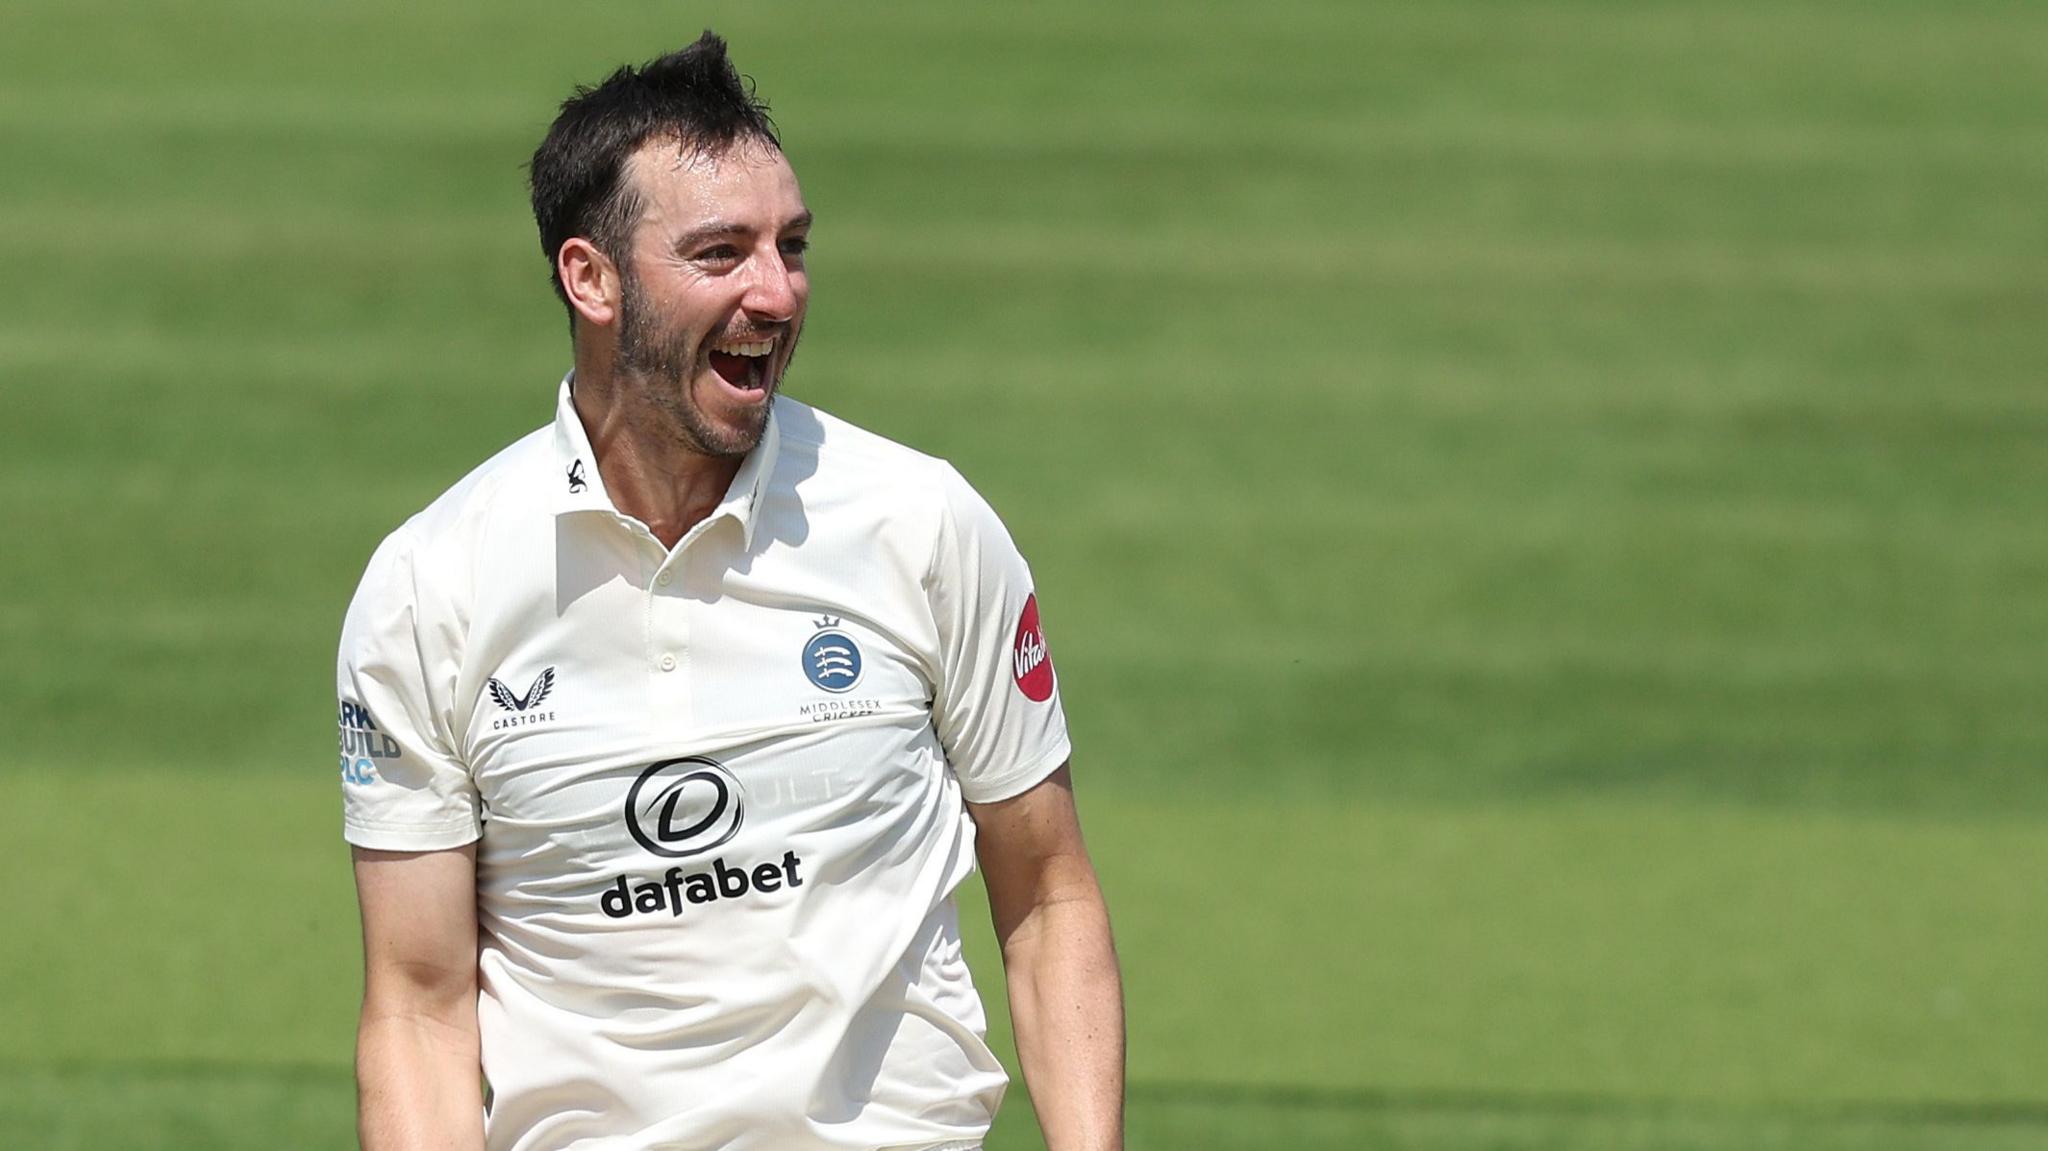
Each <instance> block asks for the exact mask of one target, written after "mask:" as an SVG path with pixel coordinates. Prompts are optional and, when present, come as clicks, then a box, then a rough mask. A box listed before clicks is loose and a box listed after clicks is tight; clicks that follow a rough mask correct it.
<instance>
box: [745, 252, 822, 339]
mask: <svg viewBox="0 0 2048 1151" xmlns="http://www.w3.org/2000/svg"><path fill="white" fill-rule="evenodd" d="M808 292H809V285H808V283H807V282H806V281H805V280H804V274H803V272H802V271H801V270H799V269H793V268H791V267H790V266H789V264H788V262H787V261H785V260H784V259H783V258H782V253H781V252H780V251H775V250H771V251H769V252H767V253H765V254H763V255H761V256H760V257H758V258H757V259H755V261H754V277H753V282H752V283H751V284H749V285H748V286H747V294H746V295H745V296H743V297H741V298H740V307H741V308H743V309H745V311H746V312H747V314H748V316H750V317H751V318H752V319H754V320H756V321H757V322H760V323H774V324H786V323H788V322H790V321H791V320H793V319H795V318H796V314H797V311H798V309H800V308H802V307H803V302H804V297H805V296H806V295H807V294H808Z"/></svg>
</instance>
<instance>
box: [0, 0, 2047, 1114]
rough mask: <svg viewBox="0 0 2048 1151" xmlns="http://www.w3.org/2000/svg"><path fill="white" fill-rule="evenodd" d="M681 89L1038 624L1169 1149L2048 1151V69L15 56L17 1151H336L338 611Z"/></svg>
mask: <svg viewBox="0 0 2048 1151" xmlns="http://www.w3.org/2000/svg"><path fill="white" fill-rule="evenodd" d="M706 24H710V25H713V26H716V27H718V28H719V29H720V30H721V31H723V32H725V33H726V34H727V35H728V36H729V37H730V38H731V39H732V41H733V43H734V51H735V55H736V57H737V58H738V60H739V61H740V63H741V64H742V66H743V68H744V69H745V70H746V71H748V72H749V73H751V74H752V75H753V76H755V77H756V78H757V80H758V81H759V83H760V88H761V91H762V92H763V93H764V94H765V95H766V96H768V97H769V98H770V100H771V102H772V103H773V105H774V107H775V110H776V113H777V116H778V119H779V121H780V123H781V124H782V127H783V130H784V136H785V143H786V145H787V147H788V150H789V152H790V154H791V156H792V158H793V160H794V161H795V163H796V166H797V169H798V171H799V174H800V176H801V177H802V179H803V181H804V187H805V192H806V195H807V197H808V199H809V201H810V203H811V206H812V207H813V208H814V209H815V210H816V211H817V213H818V216H819V225H818V228H817V231H816V234H815V240H816V249H815V253H814V257H813V260H812V270H813V290H814V301H813V311H812V317H811V321H810V324H809V327H808V330H807V338H806V340H805V347H804V354H803V356H802V358H801V362H800V363H799V364H798V366H797V368H796V371H795V372H794V374H793V376H792V378H791V381H790V390H791V391H793V392H794V393H796V394H797V395H799V396H801V397H803V398H805V399H807V400H809V401H811V402H814V403H817V404H819V405H820V406H823V407H825V408H827V409H829V410H832V411H834V412H836V413H838V414H840V415H843V416H846V417H848V418H851V419H853V420H855V421H857V422H860V423H863V424H866V425H868V426H870V427H873V428H875V429H877V430H880V431H883V432H885V433H886V434H889V435H891V436H893V437H895V438H898V439H902V440H905V441H907V442H910V443H913V444H916V445H918V446H920V447H922V448H925V449H926V450H929V451H933V452H936V453H939V454H942V455H945V456H948V457H950V458H951V459H953V460H954V461H955V462H957V463H958V464H959V465H960V466H961V468H962V469H963V470H964V471H965V472H966V474H967V475H968V476H969V477H970V478H971V479H973V480H974V481H975V482H976V484H977V485H978V486H979V487H980V488H981V489H982V490H983V491H984V492H985V493H986V494H988V495H989V497H990V498H991V499H992V500H993V501H994V502H995V503H996V505H997V506H998V507H999V508H1000V509H1002V511H1003V512H1004V514H1005V517H1006V518H1007V519H1008V521H1009V523H1010V525H1011V527H1012V529H1013V531H1014V532H1015V534H1016V535H1017V536H1018V537H1019V539H1020V541H1021V542H1022V543H1023V545H1024V547H1025V549H1026V551H1027V554H1029V555H1030V556H1031V557H1032V560H1033V564H1034V568H1035V570H1036V573H1037V578H1038V583H1039V587H1040V591H1041V593H1042V596H1041V598H1042V601H1043V603H1044V605H1045V608H1046V613H1047V621H1048V622H1047V627H1048V631H1049V632H1050V634H1051V638H1052V642H1053V645H1054V649H1055V652H1056V654H1057V658H1058V660H1059V665H1060V671H1061V681H1062V685H1063V689H1064V694H1065V697H1066V700H1067V706H1068V710H1069V714H1070V717H1071V720H1072V723H1073V725H1074V729H1075V737H1076V741H1077V744H1078V747H1079V753H1078V757H1077V778H1078V785H1079V787H1080V790H1081V796H1082V803H1083V808H1084V815H1085V817H1086V819H1087V821H1088V825H1089V830H1090V836H1091V842H1092V843H1093V845H1094V847H1095V850H1096V851H1097V853H1098V855H1099V862H1100V865H1101V868H1102V871H1103V875H1104V881H1105V883H1106V885H1107V888H1108V891H1109V895H1110V898H1111V901H1112V905H1113V910H1114V913H1115V916H1116V923H1117V929H1118V934H1119V943H1120V946H1121V949H1122V953H1123V957H1124V961H1125V965H1126V976H1127V981H1128V989H1129V997H1130V1008H1131V1043H1132V1046H1131V1060H1130V1062H1131V1076H1132V1088H1131V1096H1132V1100H1131V1135H1132V1138H1131V1143H1132V1145H1133V1146H1134V1147H1148V1148H1166V1149H1174V1148H1187V1149H1191V1151H1212V1149H1213V1151H1221V1149H1226V1148H1227V1149H1238V1148H1244V1149H1254V1148H1273V1147H1288V1148H1315V1149H1325V1148H1326V1149H1332V1151H1334V1149H1340V1148H1342V1149H1348V1148H1362V1147H1390V1148H1429V1149H1437V1148H1442V1149H1446V1151H1450V1149H1457V1151H1470V1149H1477V1148H1514V1149H1520V1148H1684V1149H1693V1148H1698V1149H1723V1148H1728V1149H1733V1148H1755V1147H1783V1148H1802V1149H1803V1148H1823V1149H1837V1148H1915V1149H1917V1148H1952V1147H1970V1148H1979V1147H1981V1148H2007V1147H2013V1148H2017V1147H2022V1146H2038V1145H2039V1144H2040V1142H2041V1141H2042V1140H2043V1139H2048V1085H2044V1083H2048V1080H2044V1075H2048V1026H2044V1024H2048V981H2044V979H2043V972H2044V970H2048V897H2044V895H2043V882H2042V876H2043V875H2044V874H2048V771H2044V767H2048V707H2044V706H2043V700H2044V698H2048V668H2044V660H2043V655H2042V653H2043V651H2044V647H2048V445H2044V437H2048V212H2044V210H2043V205H2044V204H2048V8H2042V7H2039V6H2035V5H2025V4H2013V3H1993V2H1989V0H1986V2H1981V3H1977V2H1956V3H1946V4H1932V3H1906V2H1904V0H1867V2H1863V3H1849V2H1839V3H1836V2H1828V3H1814V2H1792V3H1764V2H1737V0H1730V2H1726V3H1708V2H1706V0H1671V2H1646V3H1596V2H1581V3H1508V2H1505V0H1502V2H1483V0H1467V2H1461V3H1421V2H1406V3H1387V4H1371V5H1360V4H1350V3H1309V2H1305V0H1288V2H1284V3H1271V4H1265V5H1257V6H1254V5H1223V4H1197V3H1175V4H1168V3H1163V2H1162V3H1126V4H1118V5H1101V4H1082V3H1072V2H1055V3H1044V4H1032V5H992V4H948V5H941V4H918V5H851V4H840V3H827V2H823V0H818V2H814V3H791V4H777V5H761V4H753V5H741V4H731V3H718V4H690V5H657V4H651V3H642V2H620V3H612V4H606V5H593V6H587V7H586V6H578V7H573V8H572V7H565V6H562V5H539V4H526V3H519V4H504V3H500V4H489V5H485V4H474V3H470V4H455V3H448V4H436V5H431V6H416V5H410V4H399V3H391V2H383V3H376V2H372V3H358V4H352V5H347V6H318V5H301V4H277V3H263V4H258V3H253V2H240V0H205V2H202V3H193V4H186V5H175V6H171V5H142V4H111V3H96V2H86V3H64V4H59V3H54V2H50V0H17V2H15V3H11V4H10V5H9V6H8V7H7V9H6V11H5V12H4V13H0V155H4V157H5V159H4V161H0V261H4V267H5V268H6V269H7V272H8V274H7V275H6V276H5V277H4V278H0V393H4V399H5V412H6V419H5V420H4V421H0V523H4V525H5V534H6V543H5V546H4V547H0V647H4V655H5V658H4V659H0V843H4V844H5V847H6V850H5V852H4V854H0V869H4V870H0V892H4V900H5V903H4V911H5V924H6V926H5V928H4V929H0V1145H4V1146H8V1147H37V1148H41V1147H50V1148H103V1147H106V1148H110V1147H121V1148H252V1149H253V1148H276V1147H299V1148H340V1147H347V1146H350V1145H351V1141H352V1132H351V1087H350V1081H349V1073H348V1060H349V1055H350V1052H349V1047H350V1042H351V1027H352V1013H353V1008H354V1000H355V997H356V995H357V993H358V989H359V982H358V979H359V976H358V972H357V954H356V940H355V922H354V911H353V904H352V895H351V891H350V888H349V882H348V876H347V867H346V858H347V857H346V850H345V848H344V847H343V845H342V844H341V842H340V839H339V835H338V825H339V821H338V795H337V788H338V785H337V783H336V781H335V779H334V778H333V770H334V769H333V768H332V767H331V766H330V764H331V762H332V760H331V758H330V751H329V746H330V744H329V741H330V739H331V732H330V728H331V720H332V691H331V686H332V685H331V667H332V650H333V642H334V638H335V631H336V629H337V627H338V624H339V619H340V613H341V609H342V607H343V606H344V604H345V602H346V599H347V597H348V594H349V592H350V590H351V589H352V587H353V585H354V582H355V580H356V577H357V576H358V574H359V573H360V571H361V568H362V565H363V563H364V562H365V560H366V559H367V556H368V554H369V551H370V549H371V548H372V547H373V546H374V544H375V542H376V541H377V539H378V538H379V537H380V536H381V535H382V534H383V533H384V532H385V531H387V530H389V528H390V527H392V526H393V525H395V524H396V523H397V522H398V521H399V520H400V519H402V518H403V517H404V516H405V515H406V514H408V513H409V512H410V511H412V510H413V509H415V508H417V507H418V506H420V505H421V504H423V503H424V502H425V501H426V500H428V499H429V498H431V497H432V496H433V495H434V494H436V493H437V492H438V491H440V490H441V488H443V487H444V486H445V485H446V484H447V483H449V482H451V481H452V480H453V479H454V478H456V477H457V476H459V475H460V474H461V473H462V472H463V471H464V470H466V469H467V468H468V467H469V466H471V465H472V464H474V463H475V462H476V461H478V460H480V459H482V458H483V457H484V456H485V455H487V454H488V453H490V452H491V451H492V450H494V449H495V448H496V447H498V446H499V445H501V444H503V443H505V442H507V441H509V440H510V439H512V438H514V437H516V436H517V435H519V434H520V433H522V432H523V431H525V430H527V429H529V428H531V427H533V426H536V425H538V424H540V423H541V422H544V421H545V420H546V419H547V418H548V415H549V411H550V405H551V401H552V388H553V386H554V381H555V380H556V379H557V378H558V377H559V375H560V373H561V371H562V370H563V368H564V367H565V366H566V355H567V343H566V336H565V333H564V331H563V324H562V320H561V319H560V313H559V312H558V310H557V305H556V304H555V303H554V301H553V298H552V296H551V295H550V294H549V293H548V291H547V289H546V287H545V280H544V277H545V265H544V263H543V261H542V259H541V257H540V254H539V252H538V249H537V246H536V244H535V242H534V241H533V239H532V225H531V221H530V218H529V216H528V215H527V211H526V207H525V203H524V197H523V192H522V185H521V165H522V164H523V163H524V161H525V158H526V156H527V155H528V154H529V153H530V151H531V149H532V147H533V145H534V143H535V142H536V141H537V140H538V138H539V135H540V134H541V133H542V131H543V130H544V129H545V126H546V124H547V122H548V120H549V118H550V117H551V115H552V111H553V106H554V104H555V103H556V102H558V101H559V100H560V99H561V98H562V97H563V96H564V95H566V94H567V92H568V90H569V88H570V87H571V85H572V84H574V83H576V82H579V81H590V80H594V79H596V78H598V77H599V76H601V75H602V74H603V73H604V72H605V71H606V70H607V69H609V68H610V67H611V66H613V65H615V64H617V63H619V62H622V61H625V60H638V59H643V58H645V57H647V56H649V55H651V54H654V53H655V52H657V51H659V50H662V49H664V48H667V47H673V46H675V45H678V44H680V43H682V42H684V41H686V40H688V39H690V38H691V37H692V36H694V34H695V33H696V31H697V30H698V29H700V28H701V27H703V26H705V25H706ZM973 898H978V896H975V897H973ZM970 918H971V919H977V920H978V919H979V916H978V915H971V916H970ZM974 943H975V945H976V948H977V950H976V953H975V954H976V958H977V967H978V969H979V971H980V972H981V977H982V980H983V982H984V985H985V986H986V987H987V988H989V989H990V990H993V989H994V988H995V987H997V986H999V984H1000V979H999V976H998V974H997V968H996V965H995V963H994V961H993V950H992V948H991V947H990V946H989V943H988V938H987V934H986V931H985V930H982V931H980V933H979V934H978V935H977V936H976V939H975V940H974ZM999 998H1000V997H999V996H998V997H997V999H998V1000H999ZM996 1006H998V1007H999V1003H998V1004H996ZM998 1028H999V1030H1003V1029H1004V1028H1006V1023H1005V1022H1004V1021H1003V1020H1002V1019H1001V1016H1000V1013H999V1012H998ZM1004 1035H1005V1036H1006V1035H1007V1032H1006V1031H1004ZM1035 1146H1039V1142H1038V1137H1037V1134H1036V1131H1035V1129H1034V1128H1033V1127H1032V1124H1031V1119H1030V1114H1029V1108H1028V1107H1026V1106H1025V1105H1024V1100H1023V1092H1022V1090H1021V1088H1020V1089H1019V1090H1018V1091H1017V1092H1016V1093H1015V1095H1014V1096H1013V1102H1012V1106H1010V1107H1009V1108H1008V1109H1006V1111H1005V1113H1004V1115H1003V1117H1002V1119H1001V1120H1000V1121H999V1123H998V1127H997V1131H996V1133H995V1136H994V1138H993V1139H992V1141H991V1151H1023V1149H1026V1148H1031V1147H1035Z"/></svg>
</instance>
